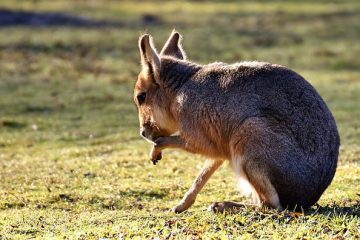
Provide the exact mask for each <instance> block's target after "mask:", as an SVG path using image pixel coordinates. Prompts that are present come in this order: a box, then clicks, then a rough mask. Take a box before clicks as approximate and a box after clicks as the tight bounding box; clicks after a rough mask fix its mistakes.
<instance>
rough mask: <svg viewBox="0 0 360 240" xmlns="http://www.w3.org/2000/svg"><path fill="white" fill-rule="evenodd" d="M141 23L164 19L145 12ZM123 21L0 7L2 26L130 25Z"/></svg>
mask: <svg viewBox="0 0 360 240" xmlns="http://www.w3.org/2000/svg"><path fill="white" fill-rule="evenodd" d="M139 24H140V25H159V24H162V20H161V19H160V18H159V17H158V16H155V15H152V14H144V15H142V16H141V18H140V22H139ZM128 25H129V24H126V23H124V22H121V21H115V20H93V19H90V18H87V17H83V16H75V15H71V14H68V13H62V12H35V11H22V10H11V9H5V8H0V27H12V26H31V27H49V26H65V27H86V28H99V27H115V28H118V27H128Z"/></svg>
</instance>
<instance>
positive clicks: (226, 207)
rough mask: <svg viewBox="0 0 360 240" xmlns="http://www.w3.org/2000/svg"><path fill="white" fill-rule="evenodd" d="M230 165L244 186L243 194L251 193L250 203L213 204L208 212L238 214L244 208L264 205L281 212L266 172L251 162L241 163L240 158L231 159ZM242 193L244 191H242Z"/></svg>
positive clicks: (278, 200)
mask: <svg viewBox="0 0 360 240" xmlns="http://www.w3.org/2000/svg"><path fill="white" fill-rule="evenodd" d="M232 165H233V168H234V171H235V173H236V174H237V175H238V177H239V178H240V180H241V182H242V184H240V187H244V186H245V193H246V192H247V193H248V192H249V190H250V191H252V192H251V197H252V203H250V204H247V203H237V202H232V201H224V202H215V203H214V204H212V205H211V206H210V207H209V210H212V211H214V212H238V211H240V210H241V209H242V208H244V207H245V206H247V207H253V208H256V207H261V206H262V205H266V206H269V207H272V208H275V209H277V210H278V211H282V210H283V208H282V206H281V204H280V199H279V196H278V194H277V192H276V189H275V188H274V186H273V185H272V184H271V182H270V180H269V179H268V178H267V174H266V172H264V171H262V169H261V168H259V166H256V164H254V163H253V162H247V163H243V162H242V159H241V158H237V159H233V161H232ZM242 191H244V189H242Z"/></svg>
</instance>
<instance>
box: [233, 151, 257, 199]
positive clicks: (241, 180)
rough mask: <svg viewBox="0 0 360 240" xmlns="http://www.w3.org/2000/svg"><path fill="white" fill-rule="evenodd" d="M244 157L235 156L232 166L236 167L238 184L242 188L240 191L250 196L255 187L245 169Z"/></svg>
mask: <svg viewBox="0 0 360 240" xmlns="http://www.w3.org/2000/svg"><path fill="white" fill-rule="evenodd" d="M242 161H243V158H242V157H235V158H234V159H232V166H233V169H234V172H235V174H236V177H237V186H238V188H239V190H240V193H241V194H243V195H244V196H247V197H250V196H251V195H252V193H253V191H255V190H254V188H253V186H252V185H251V184H250V182H249V180H248V178H247V176H246V174H245V172H244V170H243V162H242Z"/></svg>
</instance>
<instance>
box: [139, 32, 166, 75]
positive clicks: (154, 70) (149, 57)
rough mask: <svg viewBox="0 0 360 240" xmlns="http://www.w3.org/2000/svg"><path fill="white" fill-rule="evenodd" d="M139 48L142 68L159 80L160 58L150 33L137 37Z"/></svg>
mask: <svg viewBox="0 0 360 240" xmlns="http://www.w3.org/2000/svg"><path fill="white" fill-rule="evenodd" d="M139 49H140V56H141V64H142V67H143V70H144V71H145V72H146V73H147V74H149V75H152V76H153V77H154V80H155V81H156V82H158V81H159V80H160V67H161V66H160V58H159V55H158V54H157V52H156V49H155V47H154V43H153V41H152V37H151V36H150V35H148V34H144V35H142V36H141V37H140V38H139Z"/></svg>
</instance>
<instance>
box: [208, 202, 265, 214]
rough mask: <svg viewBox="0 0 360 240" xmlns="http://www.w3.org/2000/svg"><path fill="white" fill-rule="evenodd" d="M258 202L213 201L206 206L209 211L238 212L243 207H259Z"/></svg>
mask: <svg viewBox="0 0 360 240" xmlns="http://www.w3.org/2000/svg"><path fill="white" fill-rule="evenodd" d="M259 206H260V205H258V204H244V203H237V202H232V201H224V202H215V203H213V204H211V205H210V206H209V208H208V210H209V211H213V212H215V213H224V212H227V213H238V212H240V211H241V210H242V209H244V208H245V207H252V208H256V207H259Z"/></svg>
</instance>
